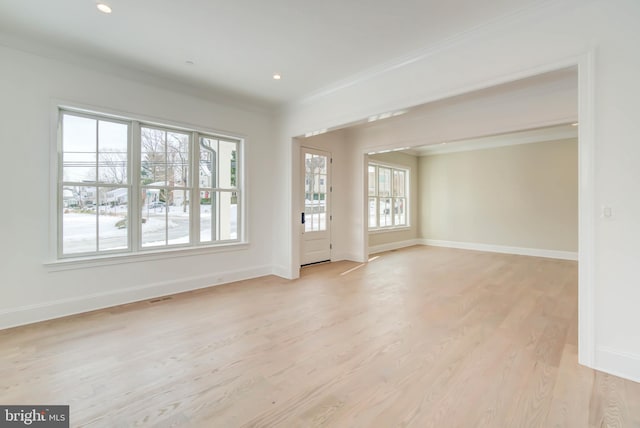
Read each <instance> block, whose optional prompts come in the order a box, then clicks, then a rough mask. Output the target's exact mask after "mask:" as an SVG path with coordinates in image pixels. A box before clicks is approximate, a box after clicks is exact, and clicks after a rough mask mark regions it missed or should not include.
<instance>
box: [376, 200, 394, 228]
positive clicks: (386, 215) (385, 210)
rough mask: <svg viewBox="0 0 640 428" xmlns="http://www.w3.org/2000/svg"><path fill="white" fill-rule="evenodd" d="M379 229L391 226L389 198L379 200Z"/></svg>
mask: <svg viewBox="0 0 640 428" xmlns="http://www.w3.org/2000/svg"><path fill="white" fill-rule="evenodd" d="M378 212H379V218H380V227H385V226H391V198H380V207H379V211H378Z"/></svg>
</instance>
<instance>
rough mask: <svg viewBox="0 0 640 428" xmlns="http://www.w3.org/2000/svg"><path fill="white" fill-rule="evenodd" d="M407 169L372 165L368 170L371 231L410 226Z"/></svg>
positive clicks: (369, 222)
mask: <svg viewBox="0 0 640 428" xmlns="http://www.w3.org/2000/svg"><path fill="white" fill-rule="evenodd" d="M408 177H409V171H408V170H407V169H403V168H399V167H393V166H388V165H381V164H375V163H370V164H369V166H368V170H367V179H368V201H369V214H368V224H369V229H370V230H376V229H386V228H393V227H404V226H408V224H409V222H408V218H407V195H408V190H407V189H408V186H409V179H408Z"/></svg>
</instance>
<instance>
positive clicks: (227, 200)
mask: <svg viewBox="0 0 640 428" xmlns="http://www.w3.org/2000/svg"><path fill="white" fill-rule="evenodd" d="M58 125H59V132H58V135H59V142H58V157H57V168H56V171H57V183H58V186H57V204H56V205H57V210H56V216H57V229H58V230H57V234H56V236H57V256H58V259H64V258H76V257H82V258H91V257H92V256H102V255H106V254H121V253H124V254H126V253H130V254H136V253H145V252H148V251H157V250H161V249H169V248H190V247H202V246H215V245H218V244H227V243H234V242H240V241H241V239H242V227H241V225H242V218H241V213H242V210H241V209H240V203H241V200H242V198H241V192H242V188H241V184H242V180H241V162H240V153H241V148H242V139H241V138H235V137H229V136H223V135H215V134H213V133H210V132H201V131H198V130H193V129H188V128H177V127H175V126H169V125H159V124H157V123H147V122H145V121H140V120H135V119H129V118H122V117H117V118H114V117H113V116H111V115H107V114H104V115H103V114H100V113H94V112H91V113H88V112H83V111H76V110H73V109H66V108H64V109H63V108H61V109H59V122H58Z"/></svg>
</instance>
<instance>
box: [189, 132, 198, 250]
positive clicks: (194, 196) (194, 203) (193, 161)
mask: <svg viewBox="0 0 640 428" xmlns="http://www.w3.org/2000/svg"><path fill="white" fill-rule="evenodd" d="M189 155H190V156H191V158H190V162H189V165H191V167H190V169H191V174H190V175H189V179H190V180H191V182H190V184H191V197H190V198H189V211H190V213H189V216H190V217H189V221H190V223H191V228H190V231H189V233H190V235H191V237H192V239H191V242H192V243H193V244H199V243H200V136H199V134H198V133H197V132H192V133H191V142H190V144H189Z"/></svg>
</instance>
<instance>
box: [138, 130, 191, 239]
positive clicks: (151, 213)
mask: <svg viewBox="0 0 640 428" xmlns="http://www.w3.org/2000/svg"><path fill="white" fill-rule="evenodd" d="M140 135H141V138H140V154H141V156H140V190H141V192H140V198H141V202H142V203H141V204H140V218H141V219H142V234H141V236H142V246H143V247H158V246H167V245H176V244H189V243H190V242H191V241H190V235H189V232H190V224H191V222H190V214H189V205H190V204H189V201H190V199H191V197H190V195H191V190H192V189H191V187H190V186H189V154H190V151H191V150H190V148H189V145H190V134H188V133H184V132H178V131H169V130H165V129H159V128H151V127H146V126H143V127H141V129H140Z"/></svg>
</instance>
